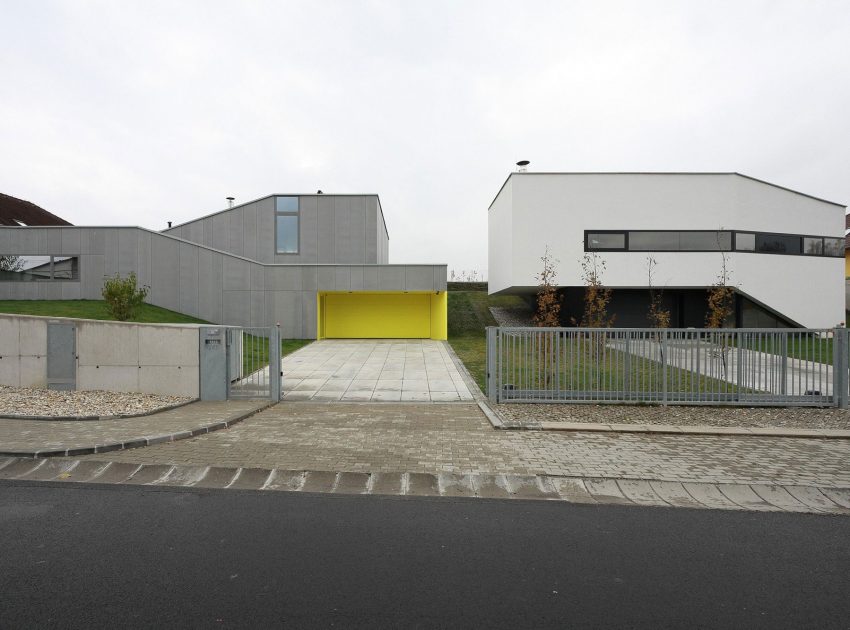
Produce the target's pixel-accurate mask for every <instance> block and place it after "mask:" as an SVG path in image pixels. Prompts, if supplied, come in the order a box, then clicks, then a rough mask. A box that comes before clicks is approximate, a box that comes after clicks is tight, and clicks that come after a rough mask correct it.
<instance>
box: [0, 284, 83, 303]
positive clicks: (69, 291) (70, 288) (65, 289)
mask: <svg viewBox="0 0 850 630" xmlns="http://www.w3.org/2000/svg"><path fill="white" fill-rule="evenodd" d="M0 284H3V283H0ZM61 287H62V295H61V296H60V299H62V300H80V299H82V293H81V291H82V287H81V286H80V283H79V282H63V283H62V284H61Z"/></svg>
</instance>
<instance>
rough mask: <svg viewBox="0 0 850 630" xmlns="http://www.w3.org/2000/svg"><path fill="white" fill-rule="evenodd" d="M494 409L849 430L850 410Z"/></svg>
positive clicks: (526, 414) (550, 418) (540, 416)
mask: <svg viewBox="0 0 850 630" xmlns="http://www.w3.org/2000/svg"><path fill="white" fill-rule="evenodd" d="M496 409H497V410H498V413H499V415H501V416H502V417H503V418H504V419H505V420H510V421H515V422H598V423H602V424H672V425H681V426H712V427H789V428H791V427H793V428H796V429H850V410H848V409H836V408H829V409H815V408H800V407H745V408H742V407H729V408H726V407H682V406H678V405H671V406H669V407H661V406H634V405H580V404H575V405H559V404H552V405H535V404H512V405H498V406H497V408H496Z"/></svg>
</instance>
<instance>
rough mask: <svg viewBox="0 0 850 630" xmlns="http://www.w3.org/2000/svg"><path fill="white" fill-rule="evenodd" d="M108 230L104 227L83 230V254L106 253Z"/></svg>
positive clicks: (81, 241)
mask: <svg viewBox="0 0 850 630" xmlns="http://www.w3.org/2000/svg"><path fill="white" fill-rule="evenodd" d="M106 232H107V230H105V229H102V228H86V229H84V230H82V236H81V238H80V243H81V245H82V249H83V252H82V253H83V254H106Z"/></svg>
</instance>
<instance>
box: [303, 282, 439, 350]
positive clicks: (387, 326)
mask: <svg viewBox="0 0 850 630" xmlns="http://www.w3.org/2000/svg"><path fill="white" fill-rule="evenodd" d="M317 299H318V309H317V311H318V338H319V339H446V337H447V332H448V331H447V321H446V318H447V308H446V307H447V303H448V302H447V300H446V292H445V291H439V292H424V291H420V292H416V291H409V292H404V291H385V292H360V291H357V292H350V293H349V292H347V291H346V292H323V293H319V294H318V298H317Z"/></svg>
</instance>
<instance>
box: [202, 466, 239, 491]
mask: <svg viewBox="0 0 850 630" xmlns="http://www.w3.org/2000/svg"><path fill="white" fill-rule="evenodd" d="M238 470H239V469H238V468H236V467H230V466H227V467H225V466H211V467H210V468H209V469H207V474H206V475H204V477H203V478H202V479H200V480H199V481H197V482H195V483H194V484H193V487H195V488H226V487H227V486H228V485H230V482H231V481H233V478H234V477H235V476H236V472H237V471H238Z"/></svg>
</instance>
